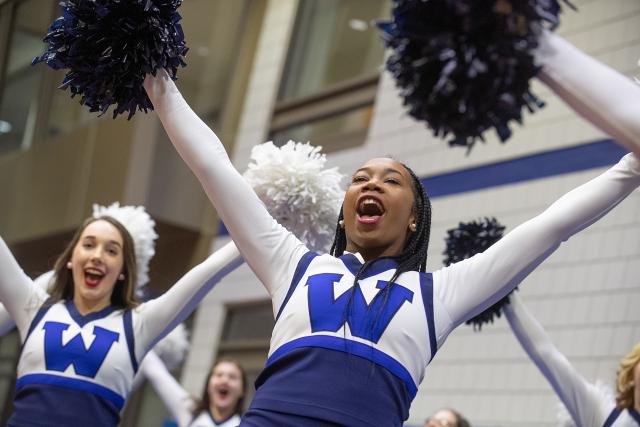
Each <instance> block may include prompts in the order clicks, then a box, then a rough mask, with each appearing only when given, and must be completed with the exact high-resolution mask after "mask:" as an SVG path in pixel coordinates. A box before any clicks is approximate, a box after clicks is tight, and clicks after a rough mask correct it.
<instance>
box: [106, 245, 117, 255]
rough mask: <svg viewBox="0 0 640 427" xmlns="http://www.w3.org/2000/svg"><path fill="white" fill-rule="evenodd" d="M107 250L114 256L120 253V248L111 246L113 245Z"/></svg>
mask: <svg viewBox="0 0 640 427" xmlns="http://www.w3.org/2000/svg"><path fill="white" fill-rule="evenodd" d="M107 252H108V253H109V255H113V256H116V255H118V253H119V252H118V248H116V247H114V246H111V247H109V248H107Z"/></svg>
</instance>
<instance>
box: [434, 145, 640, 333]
mask: <svg viewBox="0 0 640 427" xmlns="http://www.w3.org/2000/svg"><path fill="white" fill-rule="evenodd" d="M638 185H640V161H638V158H636V157H635V156H634V155H632V154H629V155H627V156H625V157H624V158H623V159H622V160H621V161H620V162H618V164H616V165H615V166H614V167H612V168H611V169H609V170H607V171H606V172H604V173H603V174H601V175H600V176H598V177H596V178H594V179H592V180H591V181H589V182H587V183H586V184H584V185H582V186H580V187H578V188H576V189H574V190H572V191H570V192H569V193H567V194H565V195H564V196H563V197H561V198H560V199H559V200H558V201H556V202H555V203H553V204H552V205H551V206H550V207H549V208H548V209H547V210H545V211H544V212H543V213H541V214H540V215H538V216H537V217H535V218H533V219H531V220H529V221H527V222H525V223H524V224H522V225H520V226H518V227H516V228H515V229H514V230H512V231H511V232H510V233H508V234H507V235H506V236H505V237H503V238H502V239H501V240H500V241H498V242H497V243H495V244H494V245H493V246H491V247H490V248H489V249H487V250H486V251H485V252H483V253H481V254H478V255H476V256H474V257H472V258H469V259H467V260H464V261H461V262H459V263H456V264H453V265H451V266H449V267H446V268H443V269H441V270H439V271H437V272H436V273H435V277H436V278H437V280H438V282H439V283H442V284H443V286H438V289H437V290H436V291H437V292H438V293H439V296H440V299H441V300H442V301H443V303H444V304H445V306H446V307H447V310H448V312H449V314H450V316H451V318H452V320H453V321H454V324H459V323H462V322H463V321H465V320H466V319H469V318H470V317H472V316H474V315H475V314H477V313H479V312H481V311H482V310H484V309H486V308H487V307H489V306H490V305H492V304H494V303H495V302H497V301H498V300H499V299H500V298H502V297H503V296H505V295H506V294H507V293H508V292H510V291H511V290H512V289H513V288H515V286H517V285H518V283H520V282H521V281H522V280H523V279H524V278H525V277H526V276H527V275H528V274H529V273H530V272H531V271H533V269H535V268H536V267H537V266H538V265H539V264H540V263H541V262H542V261H543V260H544V259H545V258H546V257H548V256H549V255H550V254H551V253H552V252H553V251H554V250H555V249H556V248H557V247H558V246H559V245H560V244H561V243H562V242H563V241H565V240H567V239H568V238H569V237H570V236H572V235H573V234H575V233H577V232H578V231H580V230H582V229H584V228H586V227H588V226H589V225H591V224H592V223H594V222H595V221H597V220H598V219H600V218H601V217H602V216H604V215H605V214H606V213H607V212H609V211H610V210H611V209H613V208H614V207H615V206H616V205H617V204H618V203H620V202H621V201H622V200H624V198H625V197H627V196H628V195H629V194H630V193H631V192H632V191H633V190H634V189H635V188H636V187H637V186H638Z"/></svg>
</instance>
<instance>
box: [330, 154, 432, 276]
mask: <svg viewBox="0 0 640 427" xmlns="http://www.w3.org/2000/svg"><path fill="white" fill-rule="evenodd" d="M400 164H401V165H402V166H403V167H404V168H405V169H406V170H407V172H409V175H411V181H412V183H413V187H412V190H413V200H414V201H413V209H414V212H415V216H416V231H415V232H412V233H410V234H409V238H408V239H407V241H406V242H405V245H404V249H403V250H402V252H401V253H400V254H399V255H397V256H394V257H391V258H392V259H393V260H395V261H396V262H397V263H398V268H397V269H396V272H395V273H394V274H393V277H392V278H391V280H390V281H389V282H390V283H393V282H394V281H395V280H396V279H397V278H398V277H399V276H400V275H401V274H402V273H405V272H407V271H420V272H424V271H426V268H427V249H428V248H429V235H430V233H431V201H430V200H429V196H427V193H426V191H425V189H424V187H423V186H422V183H421V182H420V180H419V179H418V177H417V176H416V174H415V172H413V170H411V168H410V167H409V166H407V165H405V164H404V163H400ZM343 219H344V207H343V208H341V209H340V215H339V216H338V223H337V225H336V234H335V237H334V239H333V244H332V245H331V251H330V253H331V255H333V256H335V257H339V256H341V255H342V254H344V251H345V249H346V248H347V235H346V232H345V230H344V228H342V227H341V226H340V221H342V220H343ZM374 261H376V260H369V261H367V262H365V263H364V264H363V265H362V267H360V269H359V270H358V273H357V274H356V277H355V279H354V285H357V283H358V279H359V278H360V277H361V276H362V274H363V273H364V272H365V270H366V269H367V268H368V267H369V266H370V265H371V263H373V262H374Z"/></svg>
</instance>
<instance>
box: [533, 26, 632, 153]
mask: <svg viewBox="0 0 640 427" xmlns="http://www.w3.org/2000/svg"><path fill="white" fill-rule="evenodd" d="M540 44H541V45H540V48H539V49H538V51H537V54H536V59H537V60H538V62H539V64H540V65H542V70H541V72H540V74H539V78H540V80H542V81H543V82H544V83H545V84H547V85H548V86H549V87H550V88H551V89H552V90H553V91H554V92H555V93H556V94H557V95H558V96H559V97H560V98H562V99H563V100H564V101H565V102H566V103H567V104H569V106H570V107H571V108H573V109H574V110H575V111H576V112H577V113H578V114H580V115H582V116H584V117H585V118H586V119H587V120H589V121H590V122H591V123H593V124H594V125H595V126H597V127H598V128H600V129H601V130H602V131H604V132H605V133H607V134H608V135H610V136H612V137H613V138H614V139H615V140H616V141H617V142H619V143H620V144H622V145H624V146H625V147H626V148H627V149H628V150H630V151H633V152H634V153H636V155H638V156H640V85H638V84H637V83H635V82H634V81H633V80H632V79H630V78H628V77H626V76H624V75H622V74H620V73H619V72H617V71H615V70H613V69H612V68H610V67H608V66H607V65H604V64H603V63H601V62H599V61H597V60H595V59H594V58H592V57H591V56H589V55H587V54H586V53H584V52H582V51H580V50H579V49H577V48H576V47H575V46H573V45H572V44H570V43H569V42H567V41H566V40H564V39H563V38H562V37H560V36H558V35H556V34H553V33H551V32H545V33H544V34H543V35H542V36H541V38H540ZM634 63H635V61H634Z"/></svg>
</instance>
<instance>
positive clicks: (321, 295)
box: [307, 273, 413, 343]
mask: <svg viewBox="0 0 640 427" xmlns="http://www.w3.org/2000/svg"><path fill="white" fill-rule="evenodd" d="M341 278H342V274H332V273H322V274H315V275H313V276H310V277H309V278H308V279H307V286H309V293H308V298H309V315H310V317H311V330H312V332H320V331H330V332H337V331H338V330H339V329H340V328H341V327H342V326H343V325H344V324H345V322H346V323H348V324H349V329H350V330H351V334H352V335H353V336H355V337H358V338H362V339H365V340H367V341H371V342H374V343H377V342H378V341H379V340H380V337H381V336H382V334H383V333H384V330H385V329H386V328H387V326H389V323H390V322H391V319H393V317H394V316H395V315H396V313H397V311H398V310H399V309H400V307H401V306H402V304H404V302H405V301H409V302H412V301H413V292H412V291H410V290H409V289H407V288H405V287H402V286H400V285H398V284H395V283H394V285H395V286H392V287H391V289H390V290H389V293H388V294H389V295H388V298H387V300H386V301H384V299H385V298H384V296H383V295H382V294H383V292H378V294H377V295H376V296H375V297H374V298H373V300H372V301H371V304H369V305H367V302H366V300H365V298H364V295H363V294H362V290H361V289H360V286H354V287H353V288H351V289H350V290H349V291H347V292H345V293H344V294H342V295H340V296H339V297H338V298H336V299H334V298H333V287H334V284H335V283H337V282H339V281H340V279H341ZM387 286H389V282H386V281H384V280H378V283H377V284H376V288H378V289H384V288H386V287H387ZM352 295H353V298H352V304H353V306H352V307H347V304H348V302H349V298H350V297H351V296H352Z"/></svg>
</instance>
